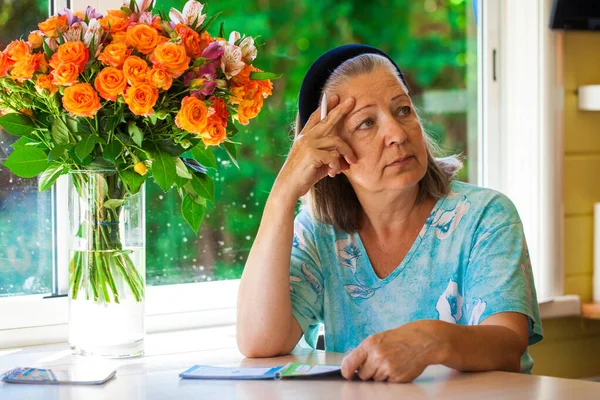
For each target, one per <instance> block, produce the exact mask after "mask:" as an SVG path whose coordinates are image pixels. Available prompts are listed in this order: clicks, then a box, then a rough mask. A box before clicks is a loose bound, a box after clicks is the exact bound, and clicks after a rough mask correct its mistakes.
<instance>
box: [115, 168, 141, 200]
mask: <svg viewBox="0 0 600 400" xmlns="http://www.w3.org/2000/svg"><path fill="white" fill-rule="evenodd" d="M118 172H119V176H120V177H121V179H122V180H123V182H124V183H125V184H126V185H127V187H128V188H129V191H130V192H131V194H136V193H137V192H139V191H140V188H141V187H142V184H143V183H144V182H145V181H146V175H140V174H138V173H137V172H135V171H133V170H132V169H121V168H119V169H118Z"/></svg>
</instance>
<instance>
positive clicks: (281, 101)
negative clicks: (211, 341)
mask: <svg viewBox="0 0 600 400" xmlns="http://www.w3.org/2000/svg"><path fill="white" fill-rule="evenodd" d="M56 3H57V4H55V6H54V9H62V8H63V7H65V6H66V4H64V1H62V0H56ZM58 3H61V4H58ZM157 3H158V7H160V8H162V9H164V10H167V11H168V10H169V9H170V7H176V8H178V9H181V8H182V7H183V4H185V0H177V1H175V0H158V1H157ZM35 4H37V3H35ZM120 4H121V0H110V1H106V2H105V1H103V2H100V1H99V0H86V1H84V0H73V1H71V7H72V8H73V9H76V10H77V9H83V8H85V6H87V5H91V6H95V7H96V9H97V10H98V11H103V9H104V8H111V9H114V8H118V7H119V6H120ZM10 6H12V7H15V10H16V8H17V7H18V10H16V11H15V15H19V16H20V17H19V18H9V19H6V20H4V21H11V23H10V26H8V27H7V30H6V33H2V35H4V36H0V40H10V39H13V38H15V37H17V36H18V33H19V32H22V33H27V32H28V31H29V30H32V29H35V24H36V23H37V22H39V21H41V20H43V19H44V17H45V15H47V12H46V11H45V10H46V8H47V4H45V5H44V6H43V8H42V9H39V10H38V13H37V15H33V13H30V12H23V9H24V8H26V7H27V9H28V10H29V9H31V8H32V5H30V4H29V3H28V2H27V1H26V2H19V3H18V5H17V2H12V3H10ZM4 7H8V6H7V5H5V6H3V12H4V10H5V8H4ZM207 7H208V8H209V10H210V11H209V12H210V13H211V14H214V13H215V12H218V11H221V12H222V13H223V14H222V15H221V18H220V20H222V21H225V30H226V31H228V30H231V29H233V28H235V29H237V30H239V31H240V32H242V33H248V34H251V35H254V36H260V38H259V39H258V41H259V42H261V43H264V45H262V46H260V47H259V59H258V62H257V66H258V67H259V68H261V69H263V70H267V71H273V72H277V73H282V74H283V78H282V79H280V80H278V81H276V82H275V90H274V93H273V96H272V97H271V98H269V100H268V101H267V102H266V104H265V109H264V110H263V112H262V113H261V114H260V115H259V117H258V118H257V119H255V120H254V121H252V123H251V124H250V125H249V126H247V127H240V128H241V129H240V133H239V134H238V135H237V136H236V140H238V141H239V142H241V143H242V146H241V150H240V153H241V154H240V155H239V163H240V169H239V170H238V169H237V168H236V167H235V166H234V165H232V164H231V163H230V162H229V161H228V157H227V156H225V154H224V153H222V152H217V158H218V160H219V162H220V164H221V165H220V169H219V171H218V172H216V171H213V172H212V174H213V177H214V180H215V203H214V205H212V206H210V207H209V208H208V209H207V211H206V214H205V219H204V221H203V224H202V227H201V230H200V233H199V235H195V234H194V233H193V232H192V231H191V230H190V229H189V227H188V226H187V223H185V221H184V220H183V218H182V217H181V216H180V211H179V200H178V199H177V195H176V194H175V193H174V192H173V191H171V192H169V193H166V194H165V193H162V191H161V190H160V189H159V188H158V187H157V186H156V185H155V184H154V183H153V182H151V181H149V182H148V184H147V186H146V191H147V210H148V211H149V212H147V253H146V260H147V266H146V271H147V275H146V277H147V283H148V284H149V285H150V286H154V287H150V288H149V289H148V291H147V303H146V309H147V313H148V314H149V316H150V318H149V319H147V326H148V328H147V329H148V331H156V330H160V329H171V328H177V327H179V328H184V327H192V326H198V325H201V324H217V323H226V322H232V321H233V319H234V315H235V314H234V307H235V290H236V284H237V283H236V279H237V278H239V277H240V275H241V272H242V270H243V266H244V262H245V259H246V257H247V254H248V252H249V250H250V247H251V245H252V242H253V239H254V236H255V234H256V231H257V229H258V226H259V223H260V219H261V215H262V210H263V207H264V204H265V202H266V199H267V197H268V194H269V191H270V189H271V186H272V184H273V182H274V179H275V177H276V175H277V173H278V171H279V169H280V167H281V165H282V164H283V162H284V161H285V157H286V154H287V152H288V150H289V147H290V145H291V139H290V133H291V123H292V122H293V121H294V120H295V114H296V110H297V95H298V91H299V88H300V85H301V83H302V79H303V76H304V73H305V71H306V70H307V69H308V68H309V66H310V64H311V63H312V62H313V61H314V60H315V59H316V58H317V57H318V56H319V55H320V54H322V53H323V52H324V51H326V50H328V49H330V48H333V47H335V46H338V45H340V44H342V43H353V42H361V43H366V44H370V45H374V46H376V47H379V48H381V49H383V50H384V51H386V52H387V53H388V54H390V55H391V56H392V57H393V58H394V59H395V60H396V62H397V63H398V65H399V66H400V68H401V69H402V70H403V72H404V73H405V76H406V79H407V81H408V84H409V87H410V90H411V93H412V95H413V100H414V102H415V104H416V106H417V108H418V110H419V112H420V115H421V117H422V118H423V120H424V124H425V127H426V129H427V131H428V132H429V133H430V134H431V135H432V136H433V137H434V138H435V139H436V141H437V142H438V143H439V144H440V146H441V149H442V152H443V153H444V154H445V155H447V154H456V153H459V154H462V155H463V156H464V157H465V168H464V169H463V171H462V173H461V175H460V179H462V180H465V181H470V182H477V181H478V179H479V178H480V176H479V175H480V173H479V172H478V171H479V169H478V166H479V165H480V164H481V163H480V160H479V154H478V144H479V143H478V129H477V126H478V118H477V115H478V114H477V96H478V90H477V84H478V77H477V72H478V69H477V65H478V61H477V47H478V34H477V28H476V24H475V15H474V8H473V2H472V1H470V0H423V1H413V0H375V1H373V2H371V3H369V6H368V7H365V6H364V2H362V1H358V0H335V1H334V0H326V1H323V2H311V1H308V0H302V1H291V0H284V1H281V2H271V3H270V4H269V6H268V7H266V6H264V3H263V2H260V1H249V2H245V3H243V4H241V3H240V2H239V1H236V0H223V1H219V2H210V1H209V2H208V4H207ZM7 9H8V8H7ZM25 20H27V21H31V22H30V24H29V25H26V24H24V25H23V29H21V28H19V29H21V30H17V29H16V28H15V25H14V24H13V23H14V21H18V23H19V24H22V23H24V21H25ZM218 25H219V24H218V23H217V24H215V25H214V26H213V27H212V28H211V33H213V34H215V33H216V32H217V30H218ZM4 38H6V39H4ZM4 45H5V44H4ZM0 142H2V143H0V157H3V156H5V154H4V153H3V152H2V151H4V152H7V151H10V148H9V146H8V145H9V143H8V141H7V139H6V137H5V136H0ZM11 179H13V182H10V181H11ZM17 185H21V186H17ZM22 187H24V188H26V189H18V191H17V188H22ZM15 191H17V192H18V193H21V194H22V196H29V197H28V198H29V200H28V202H29V203H27V202H25V201H24V200H19V201H20V202H24V203H27V204H33V205H35V208H30V207H27V209H26V213H24V214H23V215H21V214H19V215H17V214H15V213H16V212H20V211H15V208H14V204H15V203H16V200H14V199H13V200H11V201H9V202H7V201H6V200H5V199H6V193H7V192H9V193H10V192H15ZM64 191H65V186H64V181H61V180H60V179H59V182H58V188H57V190H56V193H55V194H54V195H52V196H51V194H50V193H45V194H42V195H41V196H40V195H38V194H37V193H36V192H37V184H36V183H35V181H34V180H28V181H17V180H16V178H14V177H13V178H11V176H9V175H8V172H7V171H5V169H3V170H2V172H0V234H1V233H2V232H3V231H4V230H5V229H6V228H4V226H5V225H4V221H5V220H13V221H14V220H16V219H17V218H18V219H19V221H26V218H30V219H31V221H30V222H27V223H25V224H21V226H23V229H25V230H27V229H29V231H27V243H26V245H27V246H37V247H35V249H34V250H35V251H34V252H37V253H36V254H35V257H32V259H31V260H32V261H30V264H28V265H27V268H28V271H35V272H31V275H30V276H34V278H33V279H35V282H40V283H39V285H38V286H35V285H33V284H32V283H28V285H30V286H28V287H31V289H32V291H30V292H25V291H20V292H18V294H25V293H32V292H33V290H34V288H36V289H35V290H38V289H39V290H38V292H37V293H52V294H54V295H60V294H65V293H66V282H68V280H67V279H66V270H67V263H68V248H67V249H65V244H64V243H65V240H64V237H65V235H68V233H66V232H65V223H64V221H65V220H68V210H65V207H64V201H62V200H64ZM53 198H55V199H56V200H55V201H54V204H52V201H53ZM11 204H12V205H11ZM31 207H34V206H31ZM22 208H23V207H20V208H19V210H22ZM33 209H35V210H36V211H37V213H36V212H32V210H33ZM52 213H56V214H57V217H56V218H55V219H54V222H55V224H54V226H53V227H52V228H50V226H49V224H48V222H47V221H49V220H52V218H51V215H52ZM61 221H62V222H61ZM27 224H30V226H31V227H29V228H28V226H29V225H27ZM66 229H67V232H68V228H66ZM32 230H35V234H34V235H32V234H31V231H32ZM10 232H11V235H13V236H14V238H13V239H12V240H13V241H16V240H17V239H16V238H18V235H24V234H21V233H19V234H16V233H15V231H14V230H13V229H12V228H10ZM52 232H56V233H55V235H54V236H55V237H61V238H62V239H63V240H60V241H58V242H57V245H56V246H53V245H52ZM32 237H34V239H35V240H31V238H32ZM36 242H39V245H37V244H36ZM2 246H4V245H3V242H2V236H0V262H1V263H0V268H4V265H6V264H5V263H4V260H3V258H4V257H6V256H5V255H3V254H6V252H7V250H4V248H3V247H2ZM15 248H17V247H15ZM53 251H55V252H56V254H53V253H52V252H53ZM53 260H56V261H54V272H53V269H52V268H51V265H52V262H53ZM41 266H43V268H41V269H40V267H41ZM0 273H1V271H0ZM27 278H29V277H25V278H24V279H22V281H23V283H21V285H23V284H24V283H25V281H26V279H27ZM3 279H4V280H3ZM7 279H11V282H10V283H6V280H7ZM18 279H21V278H18V277H17V275H15V274H13V275H12V277H11V275H8V274H4V273H1V275H0V286H2V287H4V286H7V285H10V284H12V285H13V287H14V286H15V284H18ZM216 281H219V282H216ZM29 282H31V280H30V281H29ZM42 282H43V285H42ZM208 282H210V283H208ZM13 293H15V294H17V293H16V292H13ZM6 294H8V293H4V292H0V296H2V295H6ZM17 297H18V296H17ZM23 297H25V296H23ZM190 298H194V301H193V302H190V301H189V299H190ZM1 306H2V299H0V308H1ZM20 309H21V308H20ZM22 309H23V310H25V309H27V310H30V311H31V312H30V314H31V315H32V317H31V318H30V319H27V318H26V317H25V316H24V314H26V312H23V313H21V314H22V315H19V316H15V320H16V322H6V321H0V339H4V338H5V337H10V338H14V340H15V342H14V343H17V342H19V340H20V338H19V337H18V335H17V334H15V335H13V336H6V335H8V334H9V333H6V332H2V329H5V328H14V327H23V326H29V327H33V326H42V325H43V326H47V325H55V327H58V326H62V327H63V328H64V327H65V325H64V324H65V323H66V318H67V317H66V315H67V312H66V311H67V302H66V299H65V298H64V297H59V298H56V297H55V298H51V299H45V300H44V301H41V302H40V304H36V305H31V306H30V307H23V308H22ZM42 309H43V310H44V311H41V310H42ZM27 312H29V311H27ZM0 313H1V310H0ZM13 314H14V313H13ZM177 315H179V316H180V317H181V318H179V319H177ZM155 317H156V318H155ZM160 318H163V319H160ZM33 319H35V320H33ZM32 321H33V322H32ZM159 321H160V322H159ZM7 324H8V325H7ZM63 328H60V329H58V328H57V329H58V330H56V331H55V335H54V336H53V339H52V340H57V338H60V337H63V336H64V333H65V332H66V329H63ZM44 329H45V328H44ZM61 329H62V330H61ZM45 332H46V333H45V334H48V333H47V332H48V331H47V330H46V331H45ZM36 334H37V333H36ZM43 334H44V333H42V335H43ZM3 335H4V336H3ZM32 335H34V334H32ZM61 335H63V336H61ZM32 337H33V336H32ZM11 340H12V339H11ZM31 340H32V341H35V340H37V341H38V342H39V341H40V340H41V338H40V337H39V336H38V337H36V339H31ZM63 340H64V338H63ZM5 343H9V342H8V341H7V342H5ZM11 343H12V342H11Z"/></svg>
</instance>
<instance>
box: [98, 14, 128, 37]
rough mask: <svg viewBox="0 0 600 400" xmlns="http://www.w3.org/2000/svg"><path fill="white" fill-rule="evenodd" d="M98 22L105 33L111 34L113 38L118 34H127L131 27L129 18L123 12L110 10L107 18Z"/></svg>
mask: <svg viewBox="0 0 600 400" xmlns="http://www.w3.org/2000/svg"><path fill="white" fill-rule="evenodd" d="M98 22H100V25H101V26H102V28H103V29H104V32H110V33H111V34H112V35H113V38H114V35H115V34H116V33H120V32H125V31H126V30H127V27H129V17H128V16H127V15H126V14H125V13H124V12H123V11H121V10H108V12H107V13H106V16H105V17H104V18H100V19H99V20H98ZM109 25H110V27H109Z"/></svg>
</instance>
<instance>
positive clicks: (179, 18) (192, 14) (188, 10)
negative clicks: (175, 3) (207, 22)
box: [169, 0, 206, 28]
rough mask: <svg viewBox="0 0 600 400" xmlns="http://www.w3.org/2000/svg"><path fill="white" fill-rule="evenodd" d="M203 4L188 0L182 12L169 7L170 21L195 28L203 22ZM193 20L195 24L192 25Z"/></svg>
mask: <svg viewBox="0 0 600 400" xmlns="http://www.w3.org/2000/svg"><path fill="white" fill-rule="evenodd" d="M203 8H204V4H202V3H199V2H197V1H195V0H189V1H188V2H187V3H185V6H184V7H183V13H181V12H179V11H177V10H176V9H174V8H171V11H170V12H169V17H170V18H171V21H172V22H175V23H176V24H185V25H187V26H189V27H191V28H196V27H198V26H200V25H202V23H203V22H204V19H205V18H206V14H202V9H203ZM194 22H195V25H194Z"/></svg>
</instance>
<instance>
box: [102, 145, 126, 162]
mask: <svg viewBox="0 0 600 400" xmlns="http://www.w3.org/2000/svg"><path fill="white" fill-rule="evenodd" d="M121 151H123V145H122V144H121V142H119V141H118V140H113V141H112V142H110V143H109V144H107V145H106V146H104V152H103V153H102V156H103V157H104V158H105V159H106V160H108V161H113V162H114V161H115V159H116V158H117V157H118V156H119V154H121Z"/></svg>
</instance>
